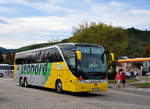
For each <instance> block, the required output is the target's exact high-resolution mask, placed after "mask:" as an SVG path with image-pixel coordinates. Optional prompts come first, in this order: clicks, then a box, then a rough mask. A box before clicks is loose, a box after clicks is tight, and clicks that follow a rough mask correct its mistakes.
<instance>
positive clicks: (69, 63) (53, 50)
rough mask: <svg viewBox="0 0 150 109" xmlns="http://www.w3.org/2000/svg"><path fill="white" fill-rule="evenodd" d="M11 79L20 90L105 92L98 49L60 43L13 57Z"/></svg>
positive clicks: (103, 60)
mask: <svg viewBox="0 0 150 109" xmlns="http://www.w3.org/2000/svg"><path fill="white" fill-rule="evenodd" d="M14 66H15V71H14V79H15V80H16V82H17V83H19V85H20V86H25V87H27V86H28V85H33V86H40V87H45V88H52V89H56V91H57V92H58V93H61V92H62V91H70V92H92V91H106V90H107V88H108V82H107V62H106V56H105V52H104V49H103V47H102V46H100V45H93V44H78V43H62V44H57V45H53V46H48V47H43V48H39V49H35V50H30V51H25V52H20V53H16V55H15V64H14Z"/></svg>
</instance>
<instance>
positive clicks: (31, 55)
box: [16, 48, 63, 64]
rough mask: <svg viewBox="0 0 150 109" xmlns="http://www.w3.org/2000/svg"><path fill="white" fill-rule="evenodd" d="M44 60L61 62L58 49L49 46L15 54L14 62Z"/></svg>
mask: <svg viewBox="0 0 150 109" xmlns="http://www.w3.org/2000/svg"><path fill="white" fill-rule="evenodd" d="M45 62H63V59H62V57H61V55H60V52H59V50H58V49H57V48H49V49H45V50H40V51H35V52H28V53H25V54H21V55H19V56H16V64H33V63H45Z"/></svg>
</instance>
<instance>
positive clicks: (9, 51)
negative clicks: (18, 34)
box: [0, 47, 15, 54]
mask: <svg viewBox="0 0 150 109" xmlns="http://www.w3.org/2000/svg"><path fill="white" fill-rule="evenodd" d="M0 51H1V53H2V54H8V53H11V52H14V51H15V49H6V48H3V47H0Z"/></svg>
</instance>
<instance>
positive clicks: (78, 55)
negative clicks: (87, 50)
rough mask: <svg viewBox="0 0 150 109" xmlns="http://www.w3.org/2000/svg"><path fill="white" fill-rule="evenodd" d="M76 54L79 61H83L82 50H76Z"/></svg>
mask: <svg viewBox="0 0 150 109" xmlns="http://www.w3.org/2000/svg"><path fill="white" fill-rule="evenodd" d="M76 55H77V59H78V60H79V61H81V58H82V54H81V51H79V50H77V51H76Z"/></svg>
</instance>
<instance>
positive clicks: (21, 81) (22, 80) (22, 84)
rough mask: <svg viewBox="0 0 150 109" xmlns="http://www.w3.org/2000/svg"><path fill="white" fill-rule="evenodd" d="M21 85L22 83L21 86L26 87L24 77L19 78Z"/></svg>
mask: <svg viewBox="0 0 150 109" xmlns="http://www.w3.org/2000/svg"><path fill="white" fill-rule="evenodd" d="M19 85H20V86H21V87H24V79H23V78H20V79H19Z"/></svg>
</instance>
